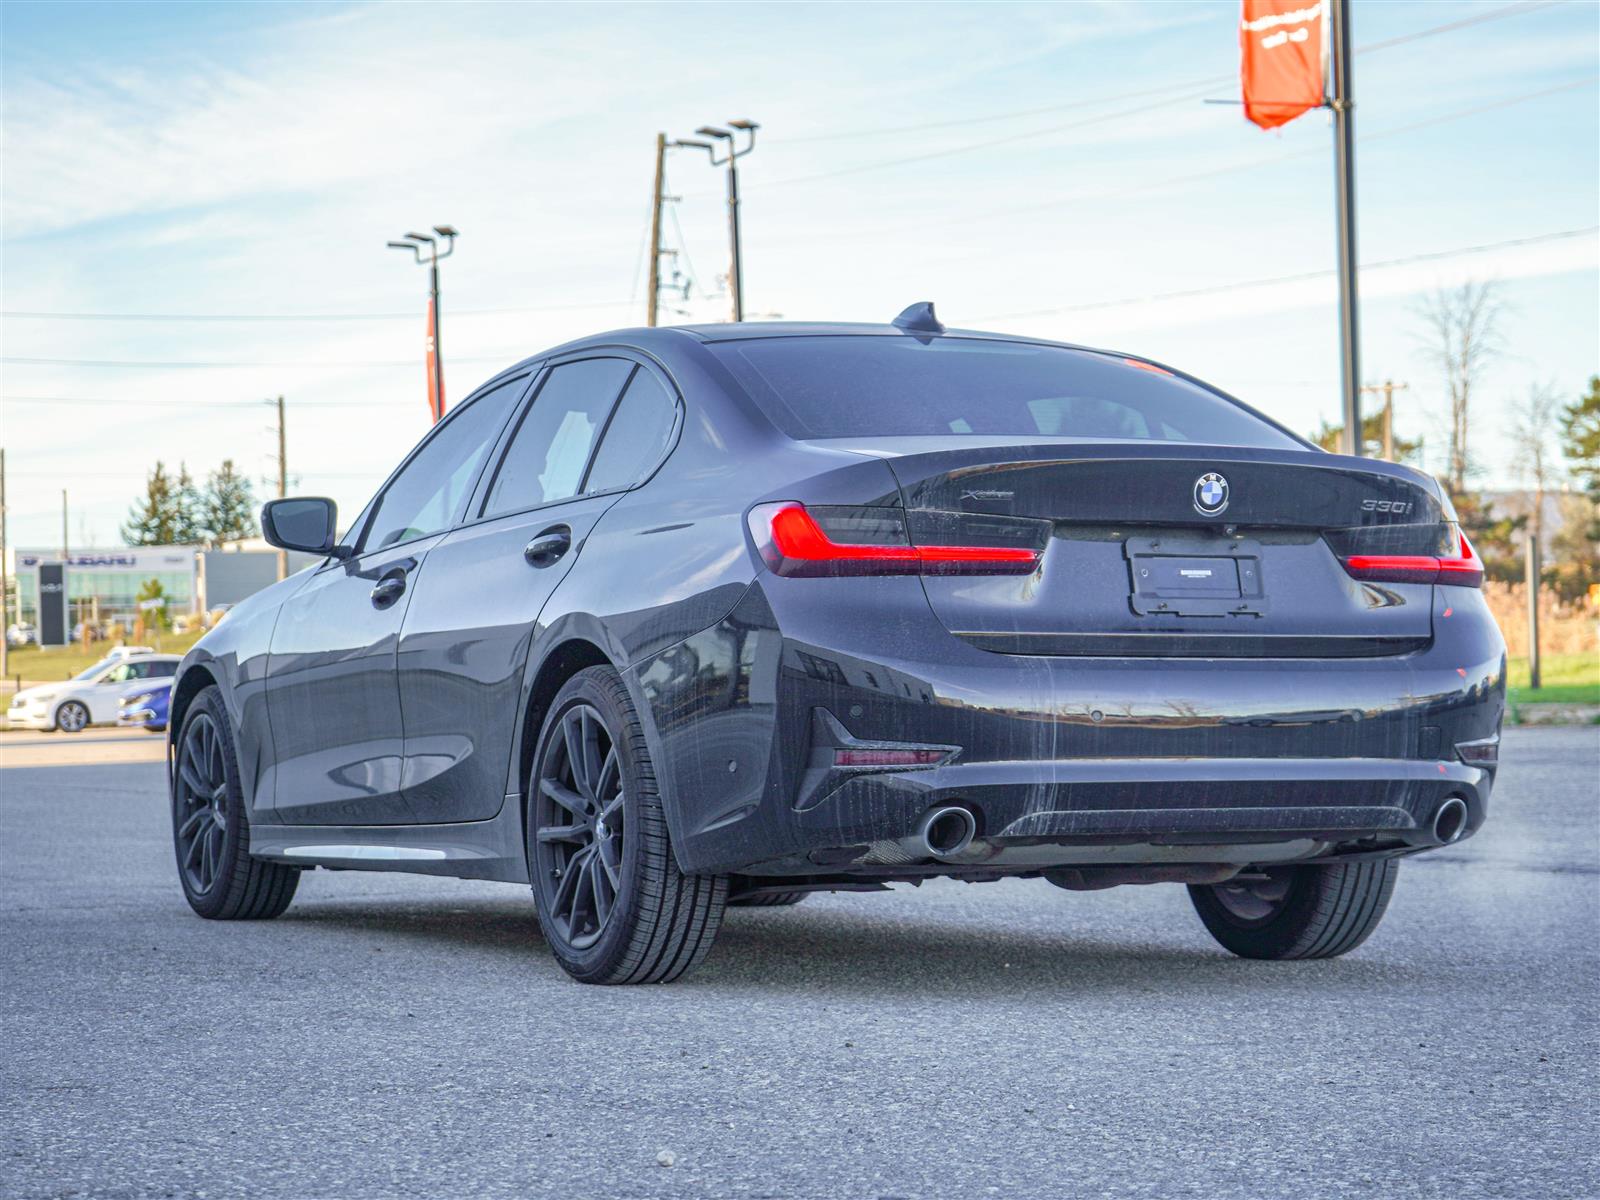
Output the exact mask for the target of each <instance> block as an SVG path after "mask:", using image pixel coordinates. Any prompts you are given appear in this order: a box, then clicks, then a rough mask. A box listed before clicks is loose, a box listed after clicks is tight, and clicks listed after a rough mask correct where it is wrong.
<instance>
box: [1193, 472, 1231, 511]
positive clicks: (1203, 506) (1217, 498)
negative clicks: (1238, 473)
mask: <svg viewBox="0 0 1600 1200" xmlns="http://www.w3.org/2000/svg"><path fill="white" fill-rule="evenodd" d="M1194 507H1195V510H1196V511H1197V512H1202V513H1204V514H1205V515H1206V516H1208V517H1214V516H1216V515H1217V514H1218V513H1219V512H1221V511H1222V510H1223V509H1225V508H1227V507H1228V481H1227V480H1226V479H1224V478H1223V477H1222V476H1221V475H1218V474H1217V473H1216V472H1215V471H1207V472H1206V473H1205V474H1204V475H1202V476H1200V478H1199V479H1196V480H1195V481H1194Z"/></svg>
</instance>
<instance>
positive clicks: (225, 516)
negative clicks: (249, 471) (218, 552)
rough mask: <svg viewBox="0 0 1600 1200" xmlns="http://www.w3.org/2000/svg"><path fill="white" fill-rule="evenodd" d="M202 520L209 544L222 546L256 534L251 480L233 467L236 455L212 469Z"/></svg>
mask: <svg viewBox="0 0 1600 1200" xmlns="http://www.w3.org/2000/svg"><path fill="white" fill-rule="evenodd" d="M200 510H201V517H200V523H201V525H202V526H203V528H204V530H205V538H206V544H207V545H208V546H210V547H211V548H212V549H221V548H222V547H223V546H224V545H226V544H227V543H228V542H237V541H242V540H243V539H245V538H249V537H255V536H256V501H255V495H254V493H253V492H252V491H251V488H250V481H249V480H248V479H246V478H245V477H244V476H242V475H240V474H239V473H238V472H237V471H235V470H234V469H233V459H231V458H225V459H223V460H222V466H220V467H219V468H217V469H216V470H215V471H213V472H211V478H210V479H208V480H207V481H206V487H205V492H204V494H203V495H202V496H201V503H200Z"/></svg>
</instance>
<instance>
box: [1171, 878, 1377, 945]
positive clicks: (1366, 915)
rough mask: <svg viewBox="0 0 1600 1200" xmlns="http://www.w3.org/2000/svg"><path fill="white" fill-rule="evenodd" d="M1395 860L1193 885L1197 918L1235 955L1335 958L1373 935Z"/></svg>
mask: <svg viewBox="0 0 1600 1200" xmlns="http://www.w3.org/2000/svg"><path fill="white" fill-rule="evenodd" d="M1399 873H1400V863H1399V860H1398V859H1393V858H1384V859H1377V860H1368V861H1366V862H1351V863H1329V864H1325V865H1318V866H1304V867H1268V868H1266V869H1265V870H1263V871H1254V872H1250V873H1249V878H1244V877H1241V878H1240V879H1238V880H1233V881H1230V882H1228V883H1218V884H1208V885H1203V886H1194V885H1191V886H1190V888H1189V898H1190V900H1192V901H1193V902H1194V907H1195V911H1196V912H1197V913H1199V914H1200V920H1201V921H1202V922H1204V924H1205V927H1206V928H1207V929H1208V930H1209V931H1210V932H1211V936H1212V937H1214V938H1216V939H1217V941H1218V942H1220V943H1221V944H1222V946H1223V947H1225V948H1226V949H1228V950H1231V951H1232V952H1233V953H1234V954H1237V955H1238V956H1239V957H1241V958H1275V959H1288V958H1335V957H1337V956H1338V955H1341V954H1348V953H1349V952H1350V951H1351V950H1354V949H1355V948H1356V947H1357V946H1359V945H1361V943H1362V942H1364V941H1366V940H1367V938H1368V937H1369V936H1371V934H1372V931H1373V930H1374V929H1376V928H1377V927H1378V922H1379V921H1381V920H1382V919H1383V914H1384V912H1385V910H1386V909H1388V907H1389V897H1390V896H1391V895H1392V894H1393V893H1394V882H1395V879H1396V877H1397V876H1398V875H1399Z"/></svg>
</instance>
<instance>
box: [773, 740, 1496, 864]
mask: <svg viewBox="0 0 1600 1200" xmlns="http://www.w3.org/2000/svg"><path fill="white" fill-rule="evenodd" d="M1492 783H1493V776H1492V774H1491V772H1489V771H1487V770H1485V769H1482V768H1478V767H1469V766H1466V765H1464V764H1461V763H1453V764H1446V763H1427V762H1415V761H1405V760H1393V759H1227V758H1213V759H1089V760H1068V761H1051V762H1029V763H1019V762H1007V763H975V764H972V765H969V766H950V767H940V768H937V769H935V770H931V771H917V772H906V773H903V774H894V775H873V776H868V777H860V778H857V779H854V780H852V781H850V782H848V783H846V784H845V785H844V786H843V787H841V788H840V789H838V790H837V791H836V792H834V793H833V794H832V795H831V796H829V797H828V798H827V799H826V800H824V801H823V802H821V803H820V804H818V805H816V806H815V807H814V808H811V809H809V810H806V811H804V812H801V813H797V814H796V817H797V824H798V826H799V829H800V830H801V840H802V841H803V842H805V843H808V844H809V848H808V849H807V850H806V851H805V852H804V853H803V854H802V855H800V856H792V857H790V858H789V859H788V861H786V862H781V863H773V864H769V868H768V869H774V870H775V869H783V870H795V869H798V868H799V866H800V865H801V864H800V862H799V861H798V859H799V858H803V859H804V860H805V862H806V863H808V864H809V865H810V869H811V870H819V869H840V868H843V869H846V870H850V869H854V868H867V867H872V866H887V865H890V864H897V863H906V862H911V861H915V860H916V859H918V858H921V859H923V861H926V858H927V856H926V855H925V854H923V852H922V851H921V850H920V849H919V847H918V846H917V844H916V842H915V833H916V830H917V828H918V826H919V825H920V823H921V819H922V817H923V816H924V814H926V813H927V812H928V811H930V810H931V809H934V808H937V807H940V806H943V805H960V806H963V807H966V808H968V809H970V810H971V811H972V812H973V813H974V815H975V816H976V818H977V829H978V832H977V836H976V837H975V838H974V840H973V843H972V845H971V846H970V847H969V848H968V849H966V850H965V851H963V852H962V853H960V854H958V855H955V856H951V857H948V858H941V859H939V860H938V861H940V862H942V863H943V864H945V865H947V866H952V867H980V866H990V867H1017V868H1026V867H1030V866H1032V867H1045V866H1054V865H1065V864H1073V863H1110V862H1115V863H1157V862H1274V861H1292V860H1301V859H1307V858H1315V857H1322V856H1328V855H1337V854H1344V855H1350V854H1357V853H1379V852H1394V853H1405V852H1410V851H1414V850H1420V849H1426V848H1429V847H1432V846H1435V845H1438V844H1439V842H1438V839H1437V838H1435V836H1434V834H1433V823H1434V818H1435V816H1436V815H1437V814H1438V812H1439V810H1440V807H1441V806H1442V805H1443V804H1444V803H1445V801H1446V800H1448V799H1450V798H1451V797H1458V798H1460V799H1461V800H1462V801H1463V802H1464V803H1465V804H1466V807H1467V821H1466V826H1465V829H1464V831H1463V832H1462V833H1461V835H1460V836H1462V837H1466V836H1470V835H1471V834H1472V833H1474V832H1476V831H1477V829H1478V828H1479V827H1480V826H1481V825H1482V824H1483V822H1484V819H1485V818H1486V816H1487V815H1488V801H1489V792H1490V789H1491V787H1492Z"/></svg>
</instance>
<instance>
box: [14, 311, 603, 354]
mask: <svg viewBox="0 0 1600 1200" xmlns="http://www.w3.org/2000/svg"><path fill="white" fill-rule="evenodd" d="M633 303H634V301H632V300H586V301H582V302H580V303H574V304H535V305H523V306H519V307H514V308H458V309H452V310H451V312H450V318H451V320H455V319H456V318H457V317H489V316H507V315H512V316H514V315H517V314H520V313H539V312H566V311H567V310H569V309H581V308H626V307H628V306H629V305H631V304H633ZM418 315H419V314H417V313H414V312H403V313H398V312H382V313H128V312H40V311H33V310H27V311H24V310H21V309H8V310H6V311H4V312H0V317H4V318H7V319H15V320H46V321H415V320H416V319H417V317H418ZM455 361H460V360H459V359H458V360H455Z"/></svg>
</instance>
